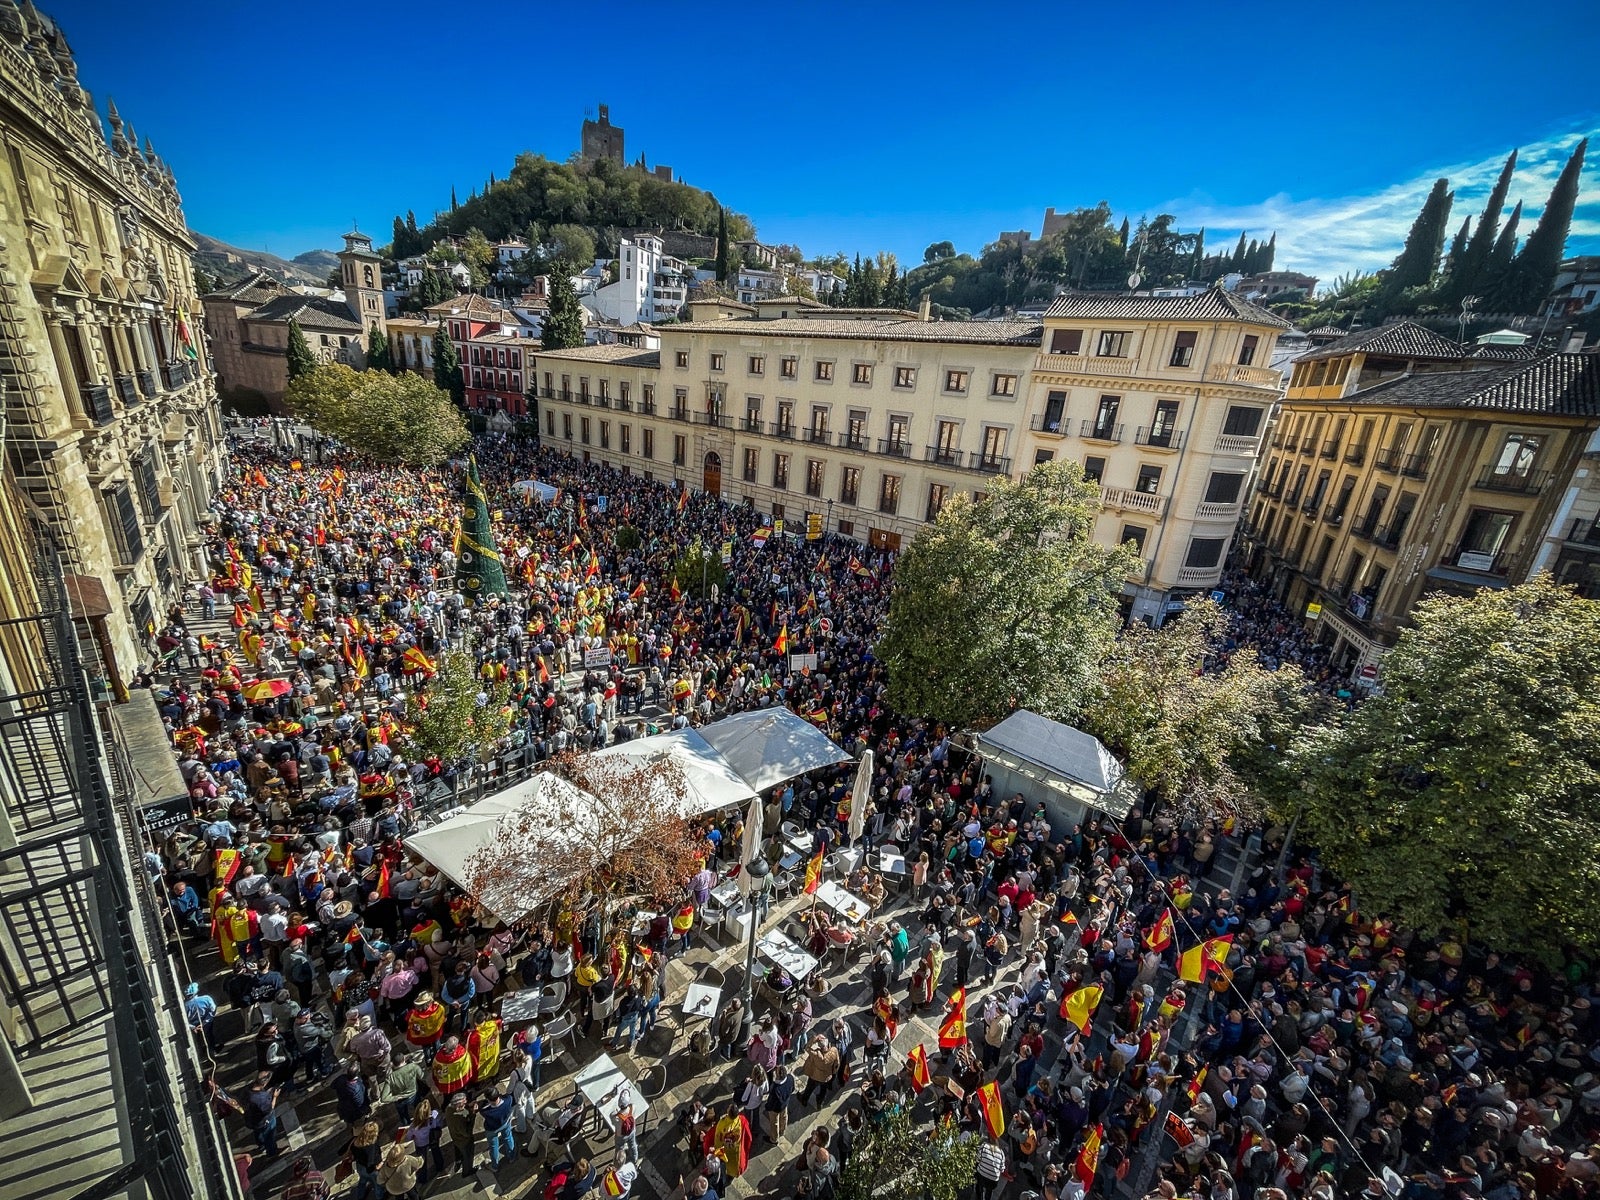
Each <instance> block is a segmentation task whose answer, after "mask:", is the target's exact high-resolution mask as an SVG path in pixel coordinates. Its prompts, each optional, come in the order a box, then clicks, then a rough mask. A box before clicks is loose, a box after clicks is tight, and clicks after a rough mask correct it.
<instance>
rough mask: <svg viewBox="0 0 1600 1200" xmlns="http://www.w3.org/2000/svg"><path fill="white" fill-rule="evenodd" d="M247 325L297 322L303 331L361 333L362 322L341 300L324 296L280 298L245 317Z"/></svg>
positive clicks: (268, 302)
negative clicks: (331, 330) (263, 322)
mask: <svg viewBox="0 0 1600 1200" xmlns="http://www.w3.org/2000/svg"><path fill="white" fill-rule="evenodd" d="M243 319H244V320H246V321H284V322H288V321H290V320H294V321H297V322H298V323H299V324H300V326H301V328H303V329H337V330H340V331H341V332H349V331H352V330H353V331H354V332H356V333H360V332H361V322H360V321H358V320H356V318H355V317H354V316H352V315H351V312H350V306H349V305H348V304H346V303H345V302H344V301H342V300H329V299H327V298H326V297H324V296H297V295H294V294H293V293H291V294H290V295H287V296H277V297H275V298H273V299H271V300H269V301H267V302H266V303H265V304H263V305H262V306H261V307H260V308H257V309H253V310H252V311H250V312H248V313H246V314H245V315H244V318H243Z"/></svg>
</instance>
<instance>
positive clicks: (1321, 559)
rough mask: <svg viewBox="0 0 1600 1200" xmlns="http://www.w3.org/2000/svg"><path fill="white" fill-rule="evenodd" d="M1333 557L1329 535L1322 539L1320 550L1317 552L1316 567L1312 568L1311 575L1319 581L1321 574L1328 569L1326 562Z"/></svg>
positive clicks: (1331, 540)
mask: <svg viewBox="0 0 1600 1200" xmlns="http://www.w3.org/2000/svg"><path fill="white" fill-rule="evenodd" d="M1332 557H1333V537H1332V535H1329V536H1328V537H1325V538H1323V539H1322V549H1321V550H1319V551H1318V552H1317V565H1316V566H1315V567H1313V568H1312V570H1311V573H1312V575H1314V576H1316V578H1318V579H1321V578H1322V573H1323V572H1324V571H1326V570H1327V569H1328V560H1329V559H1330V558H1332Z"/></svg>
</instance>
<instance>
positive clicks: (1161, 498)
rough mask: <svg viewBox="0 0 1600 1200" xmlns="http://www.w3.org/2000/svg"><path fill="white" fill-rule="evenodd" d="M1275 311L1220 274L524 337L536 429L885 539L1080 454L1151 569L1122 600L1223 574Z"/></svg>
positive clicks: (792, 525)
mask: <svg viewBox="0 0 1600 1200" xmlns="http://www.w3.org/2000/svg"><path fill="white" fill-rule="evenodd" d="M1282 328H1284V323H1283V322H1282V321H1280V320H1278V319H1277V318H1276V317H1273V316H1272V315H1271V314H1269V313H1266V312H1265V311H1263V310H1261V309H1259V308H1256V307H1255V306H1254V305H1250V304H1247V303H1245V302H1243V301H1240V300H1237V299H1235V298H1233V297H1231V296H1227V295H1226V294H1225V293H1222V292H1220V291H1211V292H1207V293H1204V294H1203V295H1201V296H1195V297H1182V298H1157V297H1132V296H1130V297H1123V296H1066V297H1062V298H1061V299H1060V300H1058V301H1057V302H1056V304H1055V305H1053V306H1052V307H1051V309H1050V310H1049V312H1047V313H1046V315H1045V318H1044V320H1043V321H1042V322H1041V321H931V320H928V319H927V317H926V313H923V314H920V315H919V314H911V313H903V312H898V311H885V310H871V311H855V312H852V311H849V310H839V309H829V308H825V307H822V306H819V305H816V304H814V303H808V302H806V301H803V300H798V299H796V298H793V297H777V298H774V299H771V300H765V301H761V302H759V303H757V304H756V305H753V306H752V305H744V304H738V303H735V302H730V301H700V302H695V303H692V304H691V305H690V313H689V320H687V321H685V322H683V323H680V324H669V325H663V326H660V327H659V329H658V333H659V335H660V338H661V348H660V350H640V349H637V348H633V347H627V346H585V347H580V348H577V349H572V350H561V351H553V352H551V351H540V352H538V353H537V354H536V361H535V376H536V378H535V380H534V382H535V384H536V385H537V389H538V397H539V401H538V402H539V411H540V417H539V421H540V433H541V437H542V439H543V442H544V444H545V445H547V446H550V447H552V448H555V449H561V450H567V451H569V452H571V453H573V454H575V455H577V456H579V457H581V458H583V459H584V460H585V461H596V462H602V463H605V464H607V465H609V466H613V467H617V468H619V469H621V470H624V471H628V472H633V473H638V474H642V475H644V476H646V477H647V478H650V479H656V480H662V481H671V480H677V481H681V482H683V483H684V484H685V485H687V486H689V487H692V488H695V489H697V490H702V491H709V492H713V493H716V494H719V495H723V496H727V497H729V498H732V499H737V500H740V501H742V502H744V503H747V504H750V505H751V506H753V507H755V508H757V509H759V510H761V511H762V512H767V513H771V514H772V516H773V517H774V518H776V519H780V520H783V521H785V523H786V524H787V525H788V527H789V529H790V530H791V531H800V530H803V529H804V528H805V525H806V519H807V517H808V516H809V515H811V514H817V515H819V516H820V517H821V518H822V519H823V522H824V525H825V527H826V528H828V529H830V530H832V531H834V532H837V533H840V534H844V535H846V536H849V537H855V538H858V539H860V540H861V541H864V542H866V543H868V544H870V545H872V546H874V547H880V548H887V549H895V548H898V547H899V546H900V545H901V544H902V543H903V542H904V540H905V539H907V538H909V537H910V536H912V535H914V534H915V533H916V531H917V530H918V529H919V528H920V527H921V526H922V525H923V524H925V523H926V522H928V521H931V520H933V519H934V517H936V516H937V514H938V512H939V510H940V509H941V508H942V507H943V506H944V505H945V504H946V503H947V502H948V501H949V500H950V499H951V497H953V496H954V495H955V494H956V493H958V492H967V493H970V494H981V493H982V491H983V490H984V488H985V486H986V481H988V480H992V479H993V478H994V477H996V476H1016V475H1019V474H1021V473H1023V472H1024V471H1026V470H1027V469H1028V468H1030V467H1031V466H1033V465H1034V464H1035V463H1036V462H1042V461H1046V460H1048V459H1050V458H1053V457H1057V456H1062V455H1070V456H1072V457H1073V458H1074V459H1076V460H1077V461H1079V462H1080V463H1081V464H1083V465H1084V467H1085V470H1086V471H1087V472H1088V473H1089V474H1091V475H1092V476H1094V477H1095V478H1096V479H1097V480H1099V481H1100V483H1101V485H1102V488H1103V499H1104V504H1105V508H1104V512H1103V514H1102V516H1101V518H1100V522H1099V525H1098V526H1097V533H1098V534H1099V536H1100V537H1101V538H1102V539H1104V540H1106V541H1107V542H1122V541H1128V540H1132V541H1134V542H1136V543H1137V544H1138V545H1139V546H1140V549H1141V554H1142V555H1143V556H1144V558H1145V568H1144V570H1143V572H1142V573H1141V575H1140V576H1139V577H1138V578H1135V579H1132V580H1130V581H1129V584H1128V590H1127V593H1126V596H1127V608H1128V612H1129V614H1130V615H1131V616H1133V617H1135V618H1145V619H1149V620H1152V621H1159V620H1161V619H1162V618H1163V616H1164V615H1165V613H1166V612H1167V611H1169V606H1170V605H1177V604H1181V603H1182V600H1183V598H1185V597H1186V596H1192V595H1195V594H1197V593H1198V592H1203V591H1205V590H1206V589H1208V588H1210V587H1211V586H1212V585H1214V584H1215V583H1216V582H1217V580H1218V579H1219V578H1220V575H1221V571H1222V562H1223V559H1224V557H1225V556H1226V553H1227V550H1228V545H1229V542H1230V539H1231V538H1232V535H1233V532H1234V528H1235V526H1236V524H1237V521H1238V517H1239V512H1240V504H1241V502H1242V498H1243V496H1244V495H1245V493H1246V490H1247V488H1248V484H1249V477H1250V475H1251V472H1252V470H1253V467H1254V463H1255V457H1256V453H1257V450H1258V447H1259V435H1260V432H1261V430H1262V429H1263V428H1264V427H1265V424H1266V420H1267V416H1268V412H1269V409H1270V407H1271V404H1272V402H1273V401H1274V399H1275V398H1276V396H1277V380H1278V374H1277V372H1275V371H1270V370H1267V369H1265V368H1263V367H1261V366H1258V365H1256V364H1259V363H1262V362H1265V361H1266V360H1267V358H1268V357H1269V356H1270V354H1271V350H1272V346H1273V343H1274V342H1275V340H1276V337H1277V334H1278V333H1279V331H1280V330H1281V329H1282Z"/></svg>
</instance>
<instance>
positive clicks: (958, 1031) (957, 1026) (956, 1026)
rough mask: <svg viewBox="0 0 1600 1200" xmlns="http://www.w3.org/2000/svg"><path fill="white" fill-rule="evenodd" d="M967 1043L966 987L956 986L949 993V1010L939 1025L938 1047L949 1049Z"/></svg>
mask: <svg viewBox="0 0 1600 1200" xmlns="http://www.w3.org/2000/svg"><path fill="white" fill-rule="evenodd" d="M966 1044H967V989H966V988H964V987H958V988H957V989H956V990H955V991H954V992H952V993H951V994H950V1011H949V1013H948V1014H947V1015H946V1016H945V1019H944V1020H943V1022H941V1023H940V1025H939V1049H941V1050H950V1049H953V1048H955V1047H956V1046H965V1045H966Z"/></svg>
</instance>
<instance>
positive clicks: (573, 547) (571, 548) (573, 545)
mask: <svg viewBox="0 0 1600 1200" xmlns="http://www.w3.org/2000/svg"><path fill="white" fill-rule="evenodd" d="M579 544H580V543H579V541H578V535H577V534H573V535H572V540H571V541H570V542H568V543H567V549H566V553H567V554H573V553H575V552H576V551H577V549H578V546H579Z"/></svg>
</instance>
